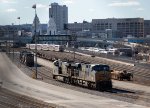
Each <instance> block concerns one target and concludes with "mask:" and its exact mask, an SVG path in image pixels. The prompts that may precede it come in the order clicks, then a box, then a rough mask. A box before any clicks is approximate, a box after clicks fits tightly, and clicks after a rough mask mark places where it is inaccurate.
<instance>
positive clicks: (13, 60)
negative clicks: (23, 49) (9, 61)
mask: <svg viewBox="0 0 150 108" xmlns="http://www.w3.org/2000/svg"><path fill="white" fill-rule="evenodd" d="M12 26H13V33H12V35H13V61H14V33H15V29H14V23H12Z"/></svg>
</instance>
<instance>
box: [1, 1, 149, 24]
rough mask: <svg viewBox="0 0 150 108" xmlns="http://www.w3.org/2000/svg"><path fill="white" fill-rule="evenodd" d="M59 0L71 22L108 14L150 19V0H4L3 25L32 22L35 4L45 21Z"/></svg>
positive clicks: (40, 17)
mask: <svg viewBox="0 0 150 108" xmlns="http://www.w3.org/2000/svg"><path fill="white" fill-rule="evenodd" d="M54 2H56V3H59V4H60V5H66V6H67V7H68V18H69V23H73V22H82V21H83V20H86V21H89V22H90V21H92V19H103V18H104V19H105V18H137V17H141V18H144V19H150V16H148V15H147V13H148V10H149V6H148V4H149V3H150V1H148V0H144V1H143V0H105V1H104V0H82V1H81V0H44V1H42V0H30V1H26V0H0V19H1V20H0V25H11V24H12V23H14V24H15V25H18V24H19V21H18V19H17V17H20V24H26V23H27V24H31V23H32V22H33V19H34V10H33V9H32V5H33V4H35V3H36V4H37V15H38V17H39V20H40V22H41V23H48V20H49V5H50V4H51V3H54Z"/></svg>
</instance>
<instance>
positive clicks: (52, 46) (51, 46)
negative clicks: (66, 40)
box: [26, 44, 64, 52]
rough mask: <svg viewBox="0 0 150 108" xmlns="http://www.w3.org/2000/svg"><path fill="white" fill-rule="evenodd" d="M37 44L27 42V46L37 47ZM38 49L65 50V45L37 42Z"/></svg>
mask: <svg viewBox="0 0 150 108" xmlns="http://www.w3.org/2000/svg"><path fill="white" fill-rule="evenodd" d="M35 46H36V45H35V44H26V48H28V49H32V50H34V49H35ZM37 50H46V51H60V52H63V51H64V46H63V45H55V44H37Z"/></svg>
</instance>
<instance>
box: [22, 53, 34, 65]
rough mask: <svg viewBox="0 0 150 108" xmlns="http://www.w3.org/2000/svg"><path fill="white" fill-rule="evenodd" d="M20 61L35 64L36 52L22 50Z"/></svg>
mask: <svg viewBox="0 0 150 108" xmlns="http://www.w3.org/2000/svg"><path fill="white" fill-rule="evenodd" d="M20 62H21V63H24V64H25V65H26V66H29V67H32V66H34V54H32V53H31V52H29V51H21V52H20Z"/></svg>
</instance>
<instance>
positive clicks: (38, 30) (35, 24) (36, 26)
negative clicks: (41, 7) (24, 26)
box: [32, 14, 42, 36]
mask: <svg viewBox="0 0 150 108" xmlns="http://www.w3.org/2000/svg"><path fill="white" fill-rule="evenodd" d="M35 30H36V35H40V34H42V30H41V24H40V20H39V18H38V16H37V14H36V16H35V18H34V20H33V24H32V36H34V35H35Z"/></svg>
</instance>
